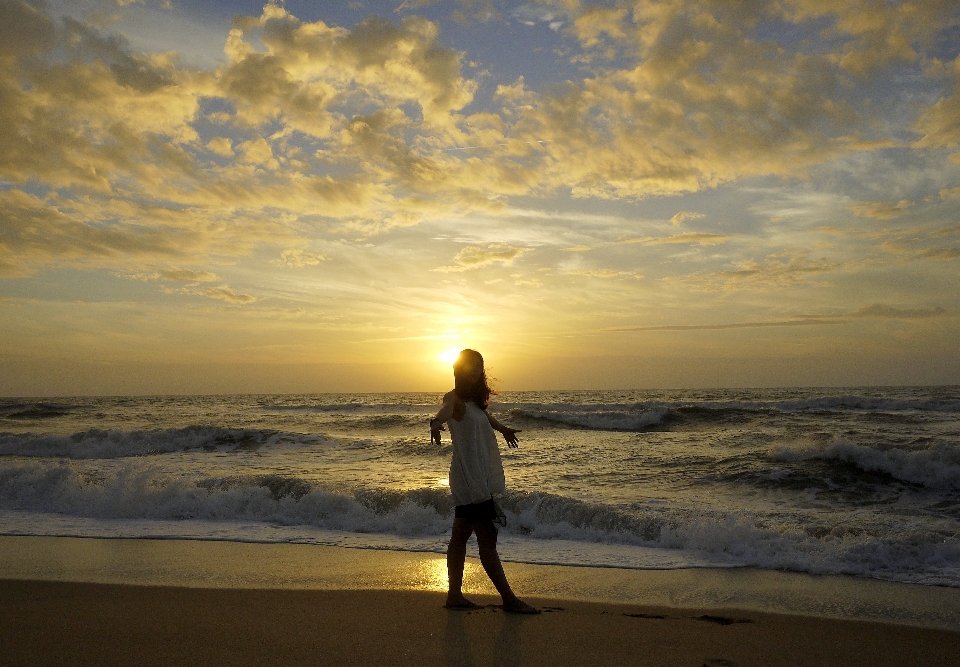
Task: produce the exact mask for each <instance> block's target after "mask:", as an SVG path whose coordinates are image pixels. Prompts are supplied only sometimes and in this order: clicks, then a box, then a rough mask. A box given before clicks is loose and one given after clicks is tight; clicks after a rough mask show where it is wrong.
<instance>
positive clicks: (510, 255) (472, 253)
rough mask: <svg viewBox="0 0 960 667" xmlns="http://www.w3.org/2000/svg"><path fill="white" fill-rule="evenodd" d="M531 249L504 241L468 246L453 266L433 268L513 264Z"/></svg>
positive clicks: (466, 268)
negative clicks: (510, 244)
mask: <svg viewBox="0 0 960 667" xmlns="http://www.w3.org/2000/svg"><path fill="white" fill-rule="evenodd" d="M529 251H530V248H517V247H514V246H509V245H506V244H503V243H491V244H489V245H486V246H467V247H465V248H463V249H461V250H460V252H458V253H457V254H456V255H455V256H454V258H453V261H454V262H456V264H454V265H453V266H438V267H437V268H435V269H433V270H434V271H440V272H443V273H449V272H456V271H469V270H471V269H478V268H480V267H481V266H486V265H488V264H494V263H500V264H511V263H512V262H513V260H514V259H516V258H517V257H520V256H521V255H523V254H524V253H527V252H529Z"/></svg>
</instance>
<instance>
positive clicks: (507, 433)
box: [485, 412, 520, 447]
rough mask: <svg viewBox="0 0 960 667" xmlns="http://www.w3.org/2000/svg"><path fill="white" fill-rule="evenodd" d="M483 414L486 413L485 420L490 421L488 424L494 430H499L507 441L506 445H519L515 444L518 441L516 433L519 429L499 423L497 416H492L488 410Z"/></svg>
mask: <svg viewBox="0 0 960 667" xmlns="http://www.w3.org/2000/svg"><path fill="white" fill-rule="evenodd" d="M485 414H486V415H487V421H488V422H490V426H492V427H493V430H494V431H500V433H502V434H503V439H504V440H506V441H507V446H509V447H518V446H519V445H518V444H517V442H518V440H517V433H519V432H520V431H519V429H512V428H510V427H509V426H504V425H503V424H501V423H500V422H498V421H497V418H496V417H494V416H493V415H492V414H490V413H489V412H486V413H485Z"/></svg>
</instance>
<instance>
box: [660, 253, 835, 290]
mask: <svg viewBox="0 0 960 667" xmlns="http://www.w3.org/2000/svg"><path fill="white" fill-rule="evenodd" d="M840 266H841V264H840V263H838V262H831V261H829V260H827V259H818V260H814V259H809V258H808V257H807V253H798V254H796V255H793V256H788V257H786V259H782V258H781V256H779V255H772V256H770V257H768V258H766V259H765V260H763V261H757V260H753V259H747V260H740V261H737V262H735V263H734V268H733V269H730V270H727V271H716V272H712V273H703V274H693V275H688V276H677V277H672V276H671V277H666V278H663V279H662V280H663V281H664V282H667V283H671V284H676V285H680V286H684V287H689V288H691V289H694V290H699V291H708V292H710V291H733V290H744V289H761V290H766V289H771V288H782V287H787V286H791V285H798V284H802V283H805V282H808V281H809V280H811V279H812V278H815V277H818V276H821V275H823V274H826V273H830V272H833V271H836V270H837V269H839V268H840Z"/></svg>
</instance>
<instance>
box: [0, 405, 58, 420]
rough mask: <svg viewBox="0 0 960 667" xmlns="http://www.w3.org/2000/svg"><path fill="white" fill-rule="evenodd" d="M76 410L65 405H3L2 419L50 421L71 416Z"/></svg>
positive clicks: (0, 415) (0, 410) (0, 409)
mask: <svg viewBox="0 0 960 667" xmlns="http://www.w3.org/2000/svg"><path fill="white" fill-rule="evenodd" d="M73 408H74V406H72V405H66V404H63V403H19V402H17V403H2V404H0V417H4V418H6V419H50V418H53V417H63V416H66V415H68V414H70V411H71V410H72V409H73Z"/></svg>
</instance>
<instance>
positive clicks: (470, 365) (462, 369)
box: [453, 350, 494, 410]
mask: <svg viewBox="0 0 960 667" xmlns="http://www.w3.org/2000/svg"><path fill="white" fill-rule="evenodd" d="M476 369H479V370H480V377H479V378H477V381H476V382H473V383H470V382H468V381H467V378H465V377H464V375H466V374H468V373H470V372H471V371H475V370H476ZM453 379H454V388H453V390H454V391H455V392H456V393H457V396H459V397H460V398H461V399H462V400H463V402H464V403H466V402H467V401H473V402H474V403H476V404H477V407H479V408H480V409H481V410H486V409H487V406H489V405H490V394H493V393H494V391H493V390H492V389H491V388H490V384H489V383H488V382H487V372H486V370H485V369H484V367H483V357H482V356H481V355H480V353H479V352H477V351H476V350H461V351H460V354H459V355H458V356H457V360H456V361H455V362H453Z"/></svg>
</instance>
